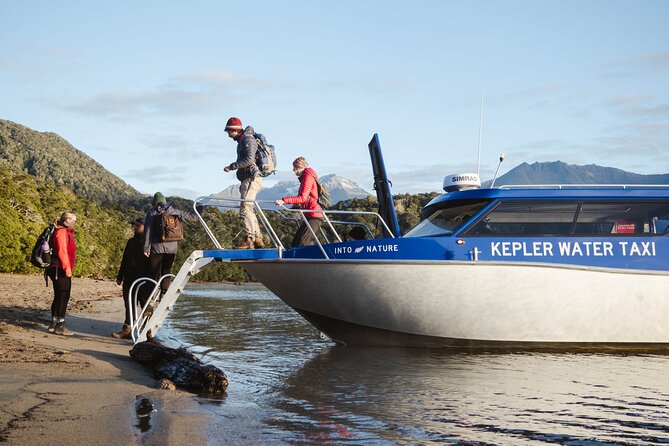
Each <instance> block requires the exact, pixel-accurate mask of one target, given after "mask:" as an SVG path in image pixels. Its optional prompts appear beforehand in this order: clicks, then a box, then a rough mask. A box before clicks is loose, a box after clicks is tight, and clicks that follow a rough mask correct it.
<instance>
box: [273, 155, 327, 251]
mask: <svg viewBox="0 0 669 446" xmlns="http://www.w3.org/2000/svg"><path fill="white" fill-rule="evenodd" d="M293 172H294V173H295V176H297V177H298V180H299V181H300V191H299V192H298V193H297V196H294V197H283V198H282V199H280V200H276V204H277V205H279V206H283V205H284V203H285V204H299V205H300V207H301V208H302V209H308V210H311V211H322V210H323V208H321V207H320V206H319V204H318V185H317V184H316V179H317V178H318V175H316V171H315V170H314V169H312V168H311V167H309V163H307V160H306V159H304V157H303V156H300V157H299V158H296V159H295V161H293ZM304 216H305V217H306V218H307V222H308V223H309V226H310V227H311V229H312V230H313V231H314V233H315V234H318V230H319V229H320V227H321V225H322V224H323V214H322V213H320V212H305V213H304ZM312 240H313V236H312V235H311V231H310V230H309V228H308V227H307V225H306V224H305V223H304V221H302V223H300V227H299V228H297V232H296V233H295V237H293V241H292V242H291V243H290V245H291V246H304V245H308V244H309V243H310V242H311V241H312Z"/></svg>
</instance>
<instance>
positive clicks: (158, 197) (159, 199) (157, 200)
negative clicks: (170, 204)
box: [153, 192, 167, 206]
mask: <svg viewBox="0 0 669 446" xmlns="http://www.w3.org/2000/svg"><path fill="white" fill-rule="evenodd" d="M165 203H167V200H165V195H163V194H161V193H160V192H156V193H155V194H153V205H154V206H155V205H157V204H165Z"/></svg>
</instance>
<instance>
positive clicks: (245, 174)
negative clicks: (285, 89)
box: [223, 117, 265, 249]
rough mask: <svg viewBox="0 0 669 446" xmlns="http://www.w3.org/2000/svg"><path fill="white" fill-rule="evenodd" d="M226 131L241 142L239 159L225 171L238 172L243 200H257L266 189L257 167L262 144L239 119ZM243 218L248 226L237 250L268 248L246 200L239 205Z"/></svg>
mask: <svg viewBox="0 0 669 446" xmlns="http://www.w3.org/2000/svg"><path fill="white" fill-rule="evenodd" d="M225 132H226V133H227V134H228V136H229V137H230V138H232V139H233V140H234V141H237V160H236V161H235V162H234V163H232V164H230V165H229V166H225V168H223V170H224V171H225V172H230V171H232V170H236V171H237V179H238V180H239V181H240V182H241V184H240V186H239V192H240V194H241V198H242V199H247V200H255V199H256V196H257V195H258V192H259V191H260V189H262V177H261V176H260V175H259V170H258V167H257V166H256V152H257V150H258V142H257V141H256V138H255V131H254V130H253V127H251V126H248V127H246V128H244V127H243V126H242V121H241V120H240V119H239V118H235V117H232V118H230V119H228V122H227V123H226V125H225ZM239 216H240V217H241V218H242V221H243V223H244V233H245V237H244V241H243V242H242V244H241V245H239V246H236V247H235V249H253V248H264V247H265V244H264V243H263V239H262V234H261V233H260V226H259V225H258V218H257V217H256V214H255V212H254V211H253V203H252V202H248V201H242V202H241V204H240V206H239Z"/></svg>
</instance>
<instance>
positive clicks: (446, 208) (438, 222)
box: [404, 200, 490, 237]
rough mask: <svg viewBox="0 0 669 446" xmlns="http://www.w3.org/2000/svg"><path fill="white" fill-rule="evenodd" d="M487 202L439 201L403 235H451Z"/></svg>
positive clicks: (487, 201)
mask: <svg viewBox="0 0 669 446" xmlns="http://www.w3.org/2000/svg"><path fill="white" fill-rule="evenodd" d="M488 203H490V200H476V201H467V202H463V201H453V202H449V201H445V202H443V203H439V204H438V205H437V206H435V207H434V209H432V212H431V213H430V214H429V215H428V216H427V218H425V220H423V221H421V222H420V223H419V224H418V225H417V226H416V227H415V228H413V229H412V230H411V231H409V232H407V233H406V234H405V235H404V237H434V236H437V235H451V234H453V232H455V231H456V230H457V229H458V228H459V227H460V226H462V225H463V224H464V223H466V222H468V221H469V220H470V219H471V218H472V217H473V216H474V215H475V214H476V213H477V212H478V211H480V210H481V209H483V208H484V207H485V206H486V205H487V204H488Z"/></svg>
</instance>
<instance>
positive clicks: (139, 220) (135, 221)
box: [130, 217, 144, 226]
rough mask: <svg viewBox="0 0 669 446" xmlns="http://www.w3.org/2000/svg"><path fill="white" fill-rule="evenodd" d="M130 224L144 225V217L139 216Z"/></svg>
mask: <svg viewBox="0 0 669 446" xmlns="http://www.w3.org/2000/svg"><path fill="white" fill-rule="evenodd" d="M130 224H131V225H134V226H139V225H143V224H144V219H143V218H142V217H138V218H136V219H134V220H133V221H131V222H130Z"/></svg>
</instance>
